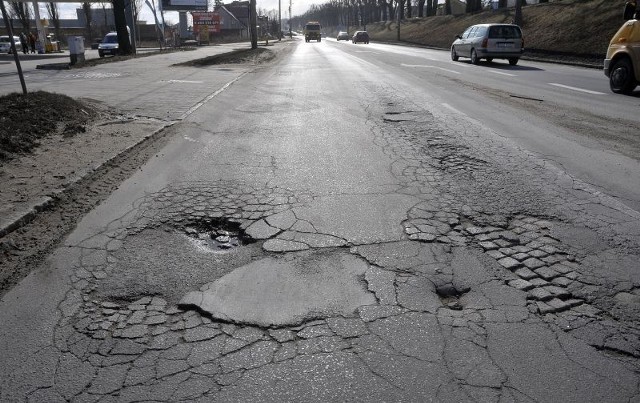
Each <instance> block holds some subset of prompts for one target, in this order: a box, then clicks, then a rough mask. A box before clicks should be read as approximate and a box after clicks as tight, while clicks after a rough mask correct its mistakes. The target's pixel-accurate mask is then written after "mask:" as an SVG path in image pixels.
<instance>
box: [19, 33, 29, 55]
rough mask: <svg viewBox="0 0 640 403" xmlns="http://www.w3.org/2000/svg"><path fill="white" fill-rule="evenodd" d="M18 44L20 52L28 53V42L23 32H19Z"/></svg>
mask: <svg viewBox="0 0 640 403" xmlns="http://www.w3.org/2000/svg"><path fill="white" fill-rule="evenodd" d="M20 44H21V45H22V53H24V54H25V55H26V54H27V53H29V42H28V39H27V34H25V33H24V32H21V33H20Z"/></svg>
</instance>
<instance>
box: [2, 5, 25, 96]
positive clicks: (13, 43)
mask: <svg viewBox="0 0 640 403" xmlns="http://www.w3.org/2000/svg"><path fill="white" fill-rule="evenodd" d="M0 8H1V9H2V18H4V26H5V27H7V33H8V34H9V41H10V42H11V48H12V49H13V59H14V60H15V61H16V68H17V69H18V76H20V85H22V93H23V94H24V95H27V85H26V84H25V83H24V74H22V67H21V66H20V59H19V58H18V49H16V41H14V40H13V29H12V28H11V22H10V21H9V17H8V16H7V10H6V9H5V8H4V1H3V0H0Z"/></svg>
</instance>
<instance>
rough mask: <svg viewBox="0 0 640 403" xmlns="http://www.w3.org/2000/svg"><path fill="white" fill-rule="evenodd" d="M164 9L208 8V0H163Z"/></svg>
mask: <svg viewBox="0 0 640 403" xmlns="http://www.w3.org/2000/svg"><path fill="white" fill-rule="evenodd" d="M162 9H163V10H164V11H194V10H204V11H206V10H207V0H162Z"/></svg>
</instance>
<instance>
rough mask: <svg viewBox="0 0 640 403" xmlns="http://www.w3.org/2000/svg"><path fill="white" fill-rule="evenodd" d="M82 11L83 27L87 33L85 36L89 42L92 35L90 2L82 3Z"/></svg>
mask: <svg viewBox="0 0 640 403" xmlns="http://www.w3.org/2000/svg"><path fill="white" fill-rule="evenodd" d="M82 11H84V18H85V22H84V28H85V30H86V31H85V32H86V35H87V38H88V39H89V42H91V39H92V36H93V34H92V33H91V17H92V13H91V3H82Z"/></svg>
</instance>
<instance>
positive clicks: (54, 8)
mask: <svg viewBox="0 0 640 403" xmlns="http://www.w3.org/2000/svg"><path fill="white" fill-rule="evenodd" d="M47 11H48V12H49V19H50V20H51V22H53V29H54V32H55V34H56V40H58V41H59V40H60V39H62V35H61V34H60V13H59V12H58V3H47Z"/></svg>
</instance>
